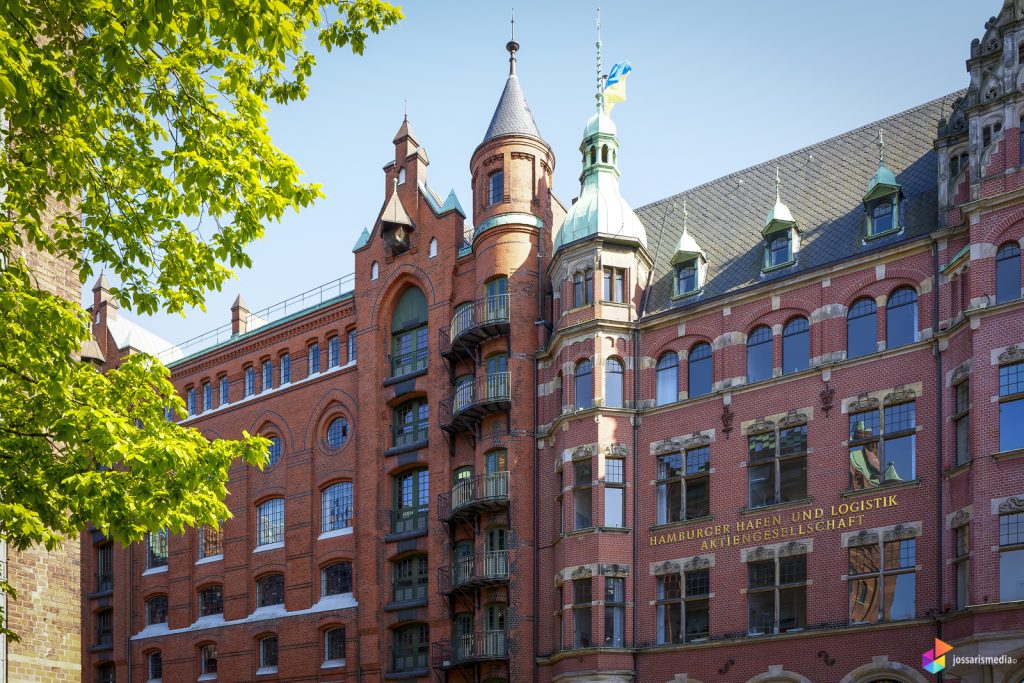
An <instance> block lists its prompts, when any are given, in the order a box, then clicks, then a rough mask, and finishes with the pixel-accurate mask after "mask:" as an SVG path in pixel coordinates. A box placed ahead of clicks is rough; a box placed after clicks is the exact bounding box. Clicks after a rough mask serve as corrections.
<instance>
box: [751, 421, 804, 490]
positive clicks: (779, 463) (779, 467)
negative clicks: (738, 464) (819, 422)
mask: <svg viewBox="0 0 1024 683" xmlns="http://www.w3.org/2000/svg"><path fill="white" fill-rule="evenodd" d="M747 477H748V483H749V492H750V495H749V503H748V504H749V506H750V507H752V508H757V507H764V506H765V505H775V504H776V503H788V502H791V501H794V500H801V499H803V498H806V497H807V425H799V426H797V427H789V428H787V429H782V430H779V431H778V432H775V431H769V432H762V433H760V434H752V435H750V436H748V437H747Z"/></svg>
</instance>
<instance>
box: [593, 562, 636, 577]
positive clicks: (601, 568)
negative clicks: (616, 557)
mask: <svg viewBox="0 0 1024 683" xmlns="http://www.w3.org/2000/svg"><path fill="white" fill-rule="evenodd" d="M597 573H598V574H599V575H600V576H627V575H628V574H629V567H627V566H626V565H624V564H615V563H612V564H601V565H598V567H597Z"/></svg>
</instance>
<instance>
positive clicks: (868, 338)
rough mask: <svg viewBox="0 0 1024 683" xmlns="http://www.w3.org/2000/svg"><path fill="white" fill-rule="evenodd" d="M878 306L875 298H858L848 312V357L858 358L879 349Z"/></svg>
mask: <svg viewBox="0 0 1024 683" xmlns="http://www.w3.org/2000/svg"><path fill="white" fill-rule="evenodd" d="M877 339H878V307H877V306H876V305H875V302H874V300H873V299H869V298H866V297H865V298H863V299H857V300H856V301H854V302H853V305H852V306H850V310H849V312H847V314H846V357H847V358H857V357H859V356H866V355H867V354H869V353H874V352H875V351H877V350H878V342H877Z"/></svg>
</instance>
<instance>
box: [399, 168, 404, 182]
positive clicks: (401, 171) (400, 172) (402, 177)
mask: <svg viewBox="0 0 1024 683" xmlns="http://www.w3.org/2000/svg"><path fill="white" fill-rule="evenodd" d="M398 184H399V185H404V184H405V169H404V168H400V169H398Z"/></svg>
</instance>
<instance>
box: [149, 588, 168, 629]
mask: <svg viewBox="0 0 1024 683" xmlns="http://www.w3.org/2000/svg"><path fill="white" fill-rule="evenodd" d="M166 623H167V596H166V595H155V596H153V597H152V598H150V599H149V600H146V626H153V625H154V624H166Z"/></svg>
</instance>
